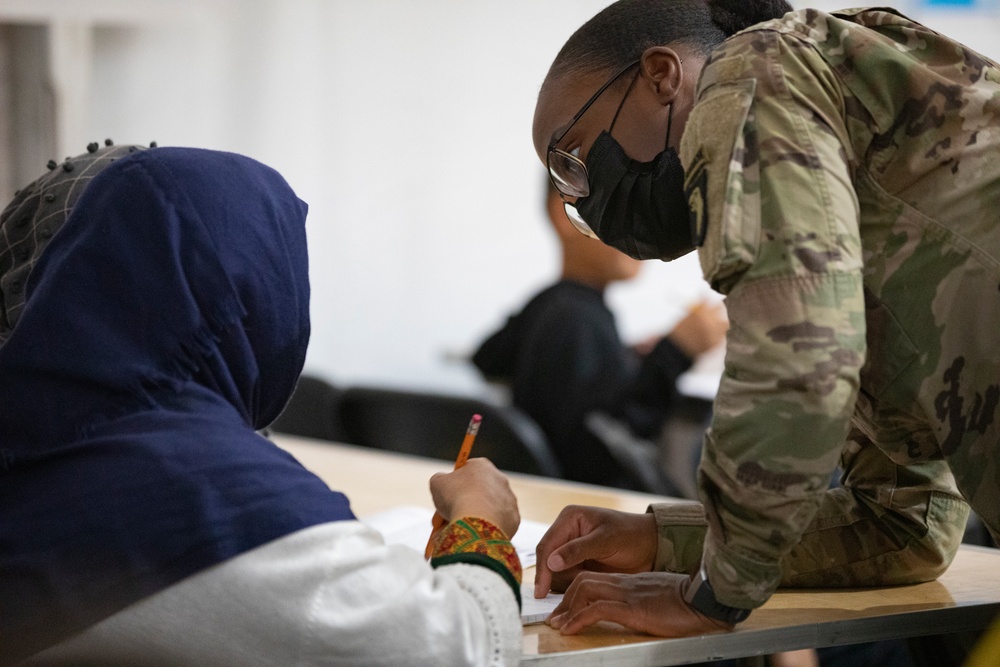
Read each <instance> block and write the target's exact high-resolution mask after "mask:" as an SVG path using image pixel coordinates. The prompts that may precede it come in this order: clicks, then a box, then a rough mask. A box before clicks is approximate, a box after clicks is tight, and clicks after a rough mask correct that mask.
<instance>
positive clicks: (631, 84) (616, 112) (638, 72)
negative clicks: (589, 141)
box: [608, 63, 642, 136]
mask: <svg viewBox="0 0 1000 667" xmlns="http://www.w3.org/2000/svg"><path fill="white" fill-rule="evenodd" d="M640 74H642V63H639V69H637V70H636V71H635V76H633V77H632V82H631V83H630V84H628V88H626V89H625V94H624V95H622V101H621V102H619V103H618V108H617V109H615V115H614V117H613V118H612V119H611V127H609V128H608V136H611V133H612V132H614V130H615V123H617V122H618V114H620V113H621V112H622V107H623V106H625V100H627V99H628V94H629V93H631V92H632V88H633V87H635V82H636V81H638V80H639V75H640Z"/></svg>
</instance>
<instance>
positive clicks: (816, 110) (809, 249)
mask: <svg viewBox="0 0 1000 667" xmlns="http://www.w3.org/2000/svg"><path fill="white" fill-rule="evenodd" d="M844 104H845V100H844V99H843V96H842V92H841V90H840V87H839V86H838V83H837V80H836V77H835V75H834V73H833V72H832V71H831V70H830V69H829V67H827V66H826V65H825V63H823V62H822V60H821V59H820V57H819V56H818V54H816V53H815V52H814V51H813V49H812V47H811V46H810V45H807V44H804V43H802V42H799V41H797V40H796V39H795V38H794V37H788V36H785V35H780V34H778V33H777V32H774V31H768V30H762V31H755V32H749V33H744V34H742V35H739V36H737V37H735V38H733V39H730V40H728V41H727V42H726V43H724V44H723V45H722V46H721V47H720V48H719V49H718V50H716V51H715V52H714V53H713V55H712V57H711V59H710V62H709V63H708V64H707V65H706V68H705V70H704V72H703V74H702V79H701V83H700V96H699V102H698V104H697V105H696V107H695V109H694V110H693V111H692V113H691V116H690V118H689V121H688V125H687V128H686V130H685V135H684V139H683V142H682V146H681V155H682V158H683V160H684V163H685V171H686V174H687V177H686V189H687V192H688V197H689V200H690V201H691V204H692V210H693V212H694V215H695V216H696V221H697V229H698V231H699V234H700V235H703V238H704V241H703V246H702V247H701V248H700V250H699V259H700V261H701V264H702V269H703V272H704V274H705V277H706V279H707V280H709V282H710V283H711V284H712V285H713V286H714V287H716V289H719V290H720V291H722V292H724V293H726V294H727V307H728V311H729V318H730V323H731V328H730V331H729V335H728V340H727V344H728V351H727V356H726V368H725V373H724V375H723V379H722V382H721V385H720V388H719V393H718V396H717V398H716V402H715V415H714V418H713V423H712V426H711V428H710V429H709V431H708V433H707V434H706V438H705V448H704V453H703V457H702V463H701V466H700V468H699V486H700V492H701V497H702V500H703V501H704V507H705V516H706V520H707V529H705V530H706V534H705V537H704V548H703V554H702V558H703V559H704V561H705V563H706V566H707V569H708V575H709V579H710V580H711V582H712V586H713V588H714V589H715V591H716V594H717V595H718V597H719V599H720V600H721V601H723V602H725V603H726V604H729V605H732V606H736V607H743V608H749V607H756V606H759V605H761V604H763V603H764V602H765V601H766V600H767V599H768V598H769V597H770V595H771V593H772V592H773V591H774V589H775V588H776V587H777V586H778V585H779V583H780V582H781V581H782V578H783V576H784V578H785V580H786V581H788V582H791V581H794V580H795V578H794V576H793V575H794V573H796V572H798V566H796V565H795V564H794V563H797V562H799V559H798V555H799V554H800V553H801V552H799V551H796V552H795V554H792V550H793V548H794V547H795V546H796V545H797V544H799V543H800V540H802V538H803V535H804V534H805V533H806V531H807V530H812V529H813V526H814V525H815V521H816V520H818V517H819V518H822V521H823V523H824V525H825V526H827V527H832V526H836V528H835V529H829V530H823V531H820V532H819V533H817V538H816V540H812V538H811V537H810V538H809V543H810V548H811V552H812V553H813V554H814V555H816V556H817V557H821V558H824V559H825V558H834V560H833V561H831V560H825V561H822V562H819V564H818V565H817V563H815V562H814V563H812V565H813V568H812V570H811V571H812V572H813V577H814V578H813V579H811V580H810V581H822V582H823V583H824V584H828V583H833V580H832V579H827V578H824V576H823V572H824V571H825V570H826V569H827V568H829V569H830V570H831V571H832V570H833V569H834V568H841V570H842V571H846V570H843V568H847V569H848V570H849V569H850V568H851V562H852V561H854V560H860V559H866V558H871V557H873V556H875V555H876V554H875V553H873V550H874V551H878V550H879V549H880V548H881V549H884V550H886V551H900V550H901V549H905V548H907V547H908V546H909V544H910V543H911V541H912V540H911V539H910V538H912V537H913V536H924V537H925V538H926V536H927V534H928V529H927V522H926V519H925V516H926V514H925V515H920V513H919V511H917V510H914V511H912V512H908V511H904V512H903V513H901V514H893V517H896V518H898V521H896V520H889V519H887V518H886V514H887V512H886V511H884V510H883V509H876V508H875V507H876V506H878V507H881V506H880V505H879V502H880V501H882V500H884V499H885V497H884V496H882V495H880V494H879V493H878V492H877V486H878V484H879V483H880V482H881V481H882V479H881V476H882V475H883V474H884V473H885V469H886V468H887V467H889V468H892V469H893V470H896V471H898V467H896V466H891V465H888V466H887V465H886V464H888V461H887V460H884V461H878V462H877V463H878V465H875V466H874V469H873V470H871V471H870V472H871V474H872V475H873V476H874V479H875V482H874V483H873V488H874V489H876V490H875V492H874V493H873V496H872V498H870V499H869V498H864V497H862V496H860V495H858V494H856V493H852V492H850V491H839V492H828V491H827V489H828V486H829V484H828V483H829V479H830V475H831V473H832V471H833V470H834V468H835V467H836V464H837V462H838V458H839V457H840V455H841V451H842V450H843V449H844V443H845V440H846V437H847V434H848V429H849V425H850V418H851V414H852V411H853V407H854V403H855V399H856V397H857V392H858V385H859V371H860V368H861V366H862V363H863V361H864V356H865V304H864V292H863V282H862V266H863V261H862V252H861V241H860V232H859V206H858V201H857V198H856V195H855V192H854V189H853V186H852V180H851V169H850V161H851V159H852V157H853V156H852V155H851V147H850V142H849V139H848V135H847V130H846V128H845V122H844V120H843V111H842V110H843V108H844ZM869 449H871V447H869ZM880 456H881V455H872V457H870V458H873V459H878V458H879V457H880ZM881 458H883V459H884V457H881ZM868 472H869V471H868V470H867V469H866V468H865V466H863V465H858V466H857V467H856V470H855V472H854V479H853V481H855V482H860V481H861V480H864V479H865V478H866V477H865V476H866V475H867V474H868ZM942 474H946V473H945V471H944V468H943V467H934V466H928V468H927V470H926V475H925V476H924V477H922V478H921V477H920V475H916V474H915V475H914V476H913V479H912V481H914V482H915V483H916V484H917V486H918V487H919V489H917V490H914V491H913V492H912V493H909V494H908V493H904V494H903V495H902V496H901V498H905V499H906V501H907V502H908V503H912V505H913V507H922V508H923V509H924V510H925V512H926V510H927V509H928V507H929V505H930V504H931V499H932V493H931V492H929V491H927V490H926V488H927V486H928V484H926V483H927V481H928V479H930V478H933V479H934V480H938V478H939V477H940V476H941V475H942ZM904 479H905V476H904ZM935 484H937V487H940V488H946V487H947V486H948V484H947V481H940V480H938V481H937V482H934V483H930V484H929V486H931V487H934V486H935ZM897 491H898V489H897ZM904 509H905V508H904ZM860 518H864V519H866V520H864V521H861V520H859V519H860ZM867 519H873V520H867ZM911 520H912V521H915V524H911V523H910V521H911ZM673 532H676V531H671V530H669V529H668V530H667V531H664V530H663V529H662V528H661V531H660V536H661V545H662V544H663V541H664V540H667V541H669V540H670V539H671V538H672V533H673ZM665 533H666V534H665ZM694 534H695V533H694V532H693V531H691V530H690V529H688V532H687V534H686V536H684V537H681V538H679V539H680V540H682V541H683V540H685V539H687V540H690V539H691V537H692V535H694ZM809 534H810V535H812V533H809ZM933 538H934V536H931V537H930V538H926V539H925V541H926V542H927V543H933V541H934V540H933ZM845 544H846V545H864V546H863V547H859V548H857V549H854V548H853V547H851V548H845V547H844V546H843V545H845ZM673 548H674V550H675V551H678V552H679V553H684V554H689V553H691V549H690V548H687V547H683V548H679V549H678V548H677V545H674V547H673ZM931 560H932V561H937V562H940V560H941V558H938V557H934V556H932V557H931ZM899 563H901V561H897V564H899ZM686 565H689V564H686ZM919 565H920V564H919V563H917V562H916V561H914V562H910V561H907V562H906V567H907V568H917V567H918V566H919ZM855 571H856V572H857V576H856V577H854V578H853V579H852V582H853V583H858V582H859V581H865V582H866V583H871V584H876V583H881V582H882V579H880V578H879V573H877V572H873V571H872V569H871V568H867V567H865V566H863V565H861V564H860V563H859V567H858V568H856V570H855ZM912 573H913V570H910V574H912ZM904 575H907V573H906V572H897V573H896V574H895V576H896V578H897V579H899V578H900V577H901V576H904ZM849 578H850V577H845V579H844V580H845V581H846V580H847V579H849ZM804 581H805V579H802V580H801V582H804Z"/></svg>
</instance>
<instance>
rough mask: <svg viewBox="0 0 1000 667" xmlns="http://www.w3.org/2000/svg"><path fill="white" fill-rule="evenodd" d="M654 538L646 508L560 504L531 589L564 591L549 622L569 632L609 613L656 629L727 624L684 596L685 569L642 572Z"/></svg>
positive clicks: (648, 565)
mask: <svg viewBox="0 0 1000 667" xmlns="http://www.w3.org/2000/svg"><path fill="white" fill-rule="evenodd" d="M656 546H657V541H656V519H655V517H654V516H653V515H652V514H631V513H628V512H617V511H615V510H608V509H602V508H597V507H582V506H578V505H570V506H569V507H567V508H565V509H564V510H563V511H562V512H561V513H560V514H559V517H558V518H557V519H556V520H555V522H554V523H553V524H552V527H551V528H549V530H548V532H546V533H545V535H544V536H543V537H542V539H541V541H540V542H539V543H538V549H537V554H538V564H537V565H536V569H535V597H536V598H539V597H545V595H547V594H548V592H549V590H556V591H561V590H565V591H566V595H565V597H563V600H562V602H561V603H559V606H558V607H556V608H555V610H554V611H553V612H552V615H551V616H550V617H549V620H548V623H549V625H551V626H552V627H553V628H556V629H557V630H560V631H561V632H562V633H563V634H574V633H576V632H579V631H580V630H582V629H583V628H585V627H586V626H588V625H591V624H593V623H596V622H598V621H614V622H615V623H620V624H621V625H624V626H626V627H629V628H632V629H633V630H638V631H640V632H648V633H650V634H654V635H659V636H663V637H676V636H681V635H691V634H700V633H704V632H710V631H715V630H726V629H730V628H731V626H729V625H727V624H725V623H720V622H718V621H715V620H714V619H710V618H708V617H707V616H703V615H702V614H700V613H699V612H696V611H695V610H694V609H692V608H691V607H690V606H688V604H687V603H686V602H685V601H684V595H683V593H684V591H685V590H686V589H687V586H688V584H689V583H690V578H689V577H688V576H687V575H684V574H673V573H666V572H650V570H652V569H653V566H654V565H655V563H656Z"/></svg>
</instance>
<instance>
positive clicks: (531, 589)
mask: <svg viewBox="0 0 1000 667" xmlns="http://www.w3.org/2000/svg"><path fill="white" fill-rule="evenodd" d="M562 599H563V596H562V593H549V594H548V595H546V596H545V597H543V598H542V599H540V600H536V599H535V582H534V581H524V582H521V625H532V624H533V623H544V622H545V619H546V618H548V617H549V614H551V613H552V610H553V609H555V608H556V606H557V605H558V604H559V603H560V602H562Z"/></svg>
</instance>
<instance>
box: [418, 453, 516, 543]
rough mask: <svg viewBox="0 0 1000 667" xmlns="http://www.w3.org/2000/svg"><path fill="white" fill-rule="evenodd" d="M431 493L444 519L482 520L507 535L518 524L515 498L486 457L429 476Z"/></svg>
mask: <svg viewBox="0 0 1000 667" xmlns="http://www.w3.org/2000/svg"><path fill="white" fill-rule="evenodd" d="M431 496H432V497H433V499H434V507H435V508H437V511H438V514H440V515H441V516H443V517H444V518H445V519H447V520H448V521H455V520H456V519H461V518H462V517H466V516H474V517H477V518H479V519H485V520H487V521H489V522H490V523H492V524H493V525H495V526H496V527H497V528H499V529H500V530H502V531H503V532H504V534H506V535H507V537H508V538H510V537H513V536H514V533H516V532H517V528H518V526H520V525H521V515H520V513H519V512H518V509H517V498H515V497H514V493H513V491H511V490H510V485H509V484H508V483H507V477H506V476H505V475H504V474H503V473H502V472H500V471H499V470H497V469H496V466H494V465H493V464H492V463H491V462H490V461H489V460H488V459H483V458H479V459H469V460H468V461H467V462H466V464H465V465H464V466H463V467H461V468H459V469H458V470H455V471H454V472H448V473H441V472H439V473H437V474H435V475H433V476H431Z"/></svg>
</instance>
